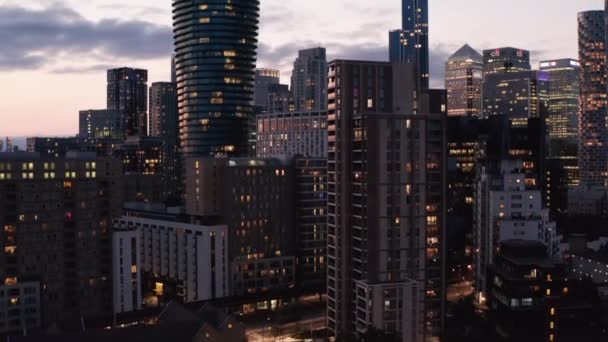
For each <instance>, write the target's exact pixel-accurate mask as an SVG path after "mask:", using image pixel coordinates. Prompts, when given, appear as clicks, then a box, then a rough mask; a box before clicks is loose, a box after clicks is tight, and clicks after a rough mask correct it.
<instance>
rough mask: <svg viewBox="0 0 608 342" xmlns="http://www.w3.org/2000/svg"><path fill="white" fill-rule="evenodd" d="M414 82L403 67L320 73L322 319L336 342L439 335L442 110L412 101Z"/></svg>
mask: <svg viewBox="0 0 608 342" xmlns="http://www.w3.org/2000/svg"><path fill="white" fill-rule="evenodd" d="M417 80H418V74H417V72H416V70H415V66H414V65H411V64H399V63H398V64H391V63H382V62H360V61H346V60H336V61H333V62H331V63H330V66H329V92H328V99H329V109H328V134H329V136H328V142H329V146H328V179H329V184H328V227H327V229H328V233H327V240H328V256H327V274H328V277H327V288H328V290H327V292H328V306H327V318H328V328H329V330H330V331H331V333H332V334H333V335H334V336H336V338H338V339H349V338H361V337H362V335H363V334H364V333H365V332H366V331H367V330H368V329H369V328H370V327H374V328H377V329H381V330H388V331H392V332H397V333H399V334H400V335H401V336H402V341H422V340H423V339H427V340H435V339H437V338H438V336H439V335H440V331H441V328H442V317H443V313H442V312H443V297H444V284H443V282H442V278H443V277H444V271H445V270H444V266H443V265H444V264H443V263H444V262H445V260H444V258H443V255H444V247H445V246H444V245H443V241H444V237H443V235H444V233H445V230H444V224H445V222H444V217H445V207H444V206H445V171H444V168H445V164H444V161H445V160H446V158H447V156H446V149H445V145H446V144H445V115H446V113H445V112H443V113H442V112H440V111H437V112H435V110H440V109H441V108H442V107H443V108H445V103H446V102H445V92H432V93H422V94H420V97H419V98H415V97H414V96H415V94H417V92H416V91H415V90H417V83H418V82H417ZM436 97H437V98H438V99H435V98H436ZM436 102H437V103H436ZM415 108H417V113H416V114H414V110H415ZM431 112H433V113H436V114H429V113H431ZM414 151H416V152H415V153H414ZM365 294H367V295H365ZM363 297H365V298H367V299H368V301H357V300H356V299H357V298H363ZM407 298H414V299H413V300H411V301H409V299H407ZM378 299H380V300H382V301H383V302H381V304H378V303H375V302H373V300H378ZM369 300H371V302H370V301H369ZM405 305H408V307H409V309H408V310H409V311H408V312H409V314H408V315H404V314H403V309H404V306H405ZM370 317H373V318H374V319H370ZM372 324H373V325H372Z"/></svg>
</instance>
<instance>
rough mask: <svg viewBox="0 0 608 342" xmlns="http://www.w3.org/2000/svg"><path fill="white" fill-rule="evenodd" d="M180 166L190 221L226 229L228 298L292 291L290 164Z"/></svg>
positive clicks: (196, 161)
mask: <svg viewBox="0 0 608 342" xmlns="http://www.w3.org/2000/svg"><path fill="white" fill-rule="evenodd" d="M185 167H186V172H185V174H186V180H185V194H186V214H188V215H191V216H195V217H194V218H193V219H192V220H191V221H192V222H193V223H195V224H199V223H200V224H211V223H213V224H222V225H226V226H228V236H229V237H230V239H229V245H228V247H227V248H228V250H229V258H230V274H231V276H230V285H231V292H230V293H231V294H232V295H234V296H252V297H256V296H257V297H260V296H264V295H272V294H282V293H285V292H287V291H290V289H293V288H294V286H295V244H296V236H295V234H294V232H295V223H294V219H295V214H294V209H293V208H294V199H293V184H294V174H293V173H294V171H293V165H292V164H291V163H290V162H286V161H282V160H278V159H242V158H189V159H187V160H186V164H185ZM235 213H238V215H235Z"/></svg>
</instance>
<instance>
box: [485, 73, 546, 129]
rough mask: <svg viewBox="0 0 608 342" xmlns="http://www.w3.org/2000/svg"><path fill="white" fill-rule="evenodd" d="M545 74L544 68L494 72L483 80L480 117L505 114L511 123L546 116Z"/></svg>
mask: <svg viewBox="0 0 608 342" xmlns="http://www.w3.org/2000/svg"><path fill="white" fill-rule="evenodd" d="M548 106H549V74H548V73H546V72H544V71H538V70H533V71H519V72H497V73H489V74H486V75H485V77H484V81H483V113H482V115H483V117H486V118H487V117H489V116H492V115H506V116H507V117H508V118H509V120H511V122H513V125H515V126H525V125H527V124H528V119H529V118H542V119H543V120H544V119H545V118H546V116H547V110H548Z"/></svg>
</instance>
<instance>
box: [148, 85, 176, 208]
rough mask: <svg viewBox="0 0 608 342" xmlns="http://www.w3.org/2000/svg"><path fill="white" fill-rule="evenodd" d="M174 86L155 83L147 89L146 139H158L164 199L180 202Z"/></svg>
mask: <svg viewBox="0 0 608 342" xmlns="http://www.w3.org/2000/svg"><path fill="white" fill-rule="evenodd" d="M178 119H179V117H178V113H177V89H176V86H175V83H171V82H158V83H152V86H151V87H150V136H153V137H157V138H160V139H161V140H162V156H161V160H162V164H161V170H160V173H161V175H162V178H163V192H164V196H165V198H167V199H169V200H171V201H173V202H176V201H179V199H180V188H181V171H180V170H181V168H180V166H181V161H180V158H179V131H178V128H179V122H178Z"/></svg>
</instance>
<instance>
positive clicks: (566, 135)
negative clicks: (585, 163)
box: [540, 59, 580, 159]
mask: <svg viewBox="0 0 608 342" xmlns="http://www.w3.org/2000/svg"><path fill="white" fill-rule="evenodd" d="M540 70H542V71H545V72H547V73H548V74H549V108H548V111H547V134H548V135H549V155H550V156H551V157H552V158H561V159H577V155H578V109H579V94H580V82H579V75H580V64H579V62H578V61H577V60H574V59H557V60H550V61H543V62H540Z"/></svg>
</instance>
